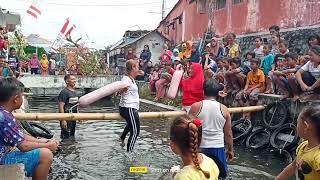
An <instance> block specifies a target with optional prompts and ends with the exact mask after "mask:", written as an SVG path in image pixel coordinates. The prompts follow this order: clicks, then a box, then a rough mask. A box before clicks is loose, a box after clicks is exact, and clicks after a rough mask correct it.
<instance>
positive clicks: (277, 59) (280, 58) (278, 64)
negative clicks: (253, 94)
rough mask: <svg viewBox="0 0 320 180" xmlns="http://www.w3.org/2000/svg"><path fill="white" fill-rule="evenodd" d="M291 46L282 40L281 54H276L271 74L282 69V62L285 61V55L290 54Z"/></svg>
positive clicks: (280, 45) (280, 43)
mask: <svg viewBox="0 0 320 180" xmlns="http://www.w3.org/2000/svg"><path fill="white" fill-rule="evenodd" d="M288 47H289V44H288V42H287V41H285V40H280V42H279V54H276V55H275V57H274V61H273V64H272V70H271V72H273V71H275V70H279V69H282V68H283V67H282V61H283V60H284V59H285V57H284V56H285V55H286V54H287V53H288V52H289V49H288Z"/></svg>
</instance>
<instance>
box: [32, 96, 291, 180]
mask: <svg viewBox="0 0 320 180" xmlns="http://www.w3.org/2000/svg"><path fill="white" fill-rule="evenodd" d="M28 99H29V106H30V111H31V112H57V104H56V102H55V101H54V99H53V98H52V97H30V98H28ZM80 111H81V112H117V111H118V110H117V108H116V107H115V106H114V105H112V103H111V102H109V103H107V102H105V103H98V104H94V105H92V106H90V107H88V108H84V109H80ZM44 124H45V125H46V127H47V128H50V129H51V130H52V131H53V132H54V134H55V138H56V139H60V137H59V133H60V132H59V131H60V127H59V123H58V121H51V122H46V123H44ZM169 125H170V122H169V121H168V120H141V131H140V137H139V138H138V140H137V143H136V145H135V150H134V151H135V153H134V154H135V155H133V154H127V153H126V149H123V148H121V147H120V144H119V137H120V135H121V133H122V130H123V128H124V126H125V122H124V121H88V122H83V123H78V125H77V131H76V137H75V139H73V140H67V141H63V142H61V145H62V152H60V153H59V154H57V155H55V157H54V163H53V166H52V167H53V171H52V173H51V174H50V179H51V180H71V179H72V180H109V179H110V180H118V179H146V180H149V179H150V180H153V179H169V178H168V175H167V174H166V173H163V172H158V171H164V172H165V171H168V170H169V169H170V167H172V166H174V165H178V164H180V159H179V157H178V156H176V155H174V154H173V153H172V151H171V149H170V146H169V141H168V132H169ZM127 138H128V136H127ZM235 151H236V152H235V153H236V158H235V160H234V161H233V162H231V163H230V166H229V169H230V177H232V179H237V180H238V179H239V180H243V179H246V180H264V179H266V180H267V179H274V175H276V174H277V173H279V172H280V171H281V169H282V168H283V167H284V166H285V165H284V164H283V163H282V162H281V161H280V160H279V159H274V157H273V156H272V155H271V154H270V153H267V152H265V151H260V152H259V151H256V152H250V151H248V150H245V149H244V148H239V147H236V148H235ZM133 165H142V166H147V167H149V168H154V169H155V170H154V171H152V172H151V171H149V172H148V173H146V174H133V173H129V167H130V166H133Z"/></svg>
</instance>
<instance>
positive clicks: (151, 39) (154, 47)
mask: <svg viewBox="0 0 320 180" xmlns="http://www.w3.org/2000/svg"><path fill="white" fill-rule="evenodd" d="M164 43H165V38H163V36H161V35H160V34H159V33H157V32H152V33H149V34H148V35H146V36H145V37H143V38H141V39H140V40H138V41H137V42H136V45H135V48H136V52H137V56H138V57H139V56H140V53H141V51H142V50H143V48H144V45H146V44H147V45H149V48H150V51H151V54H152V56H151V61H152V62H153V64H155V63H158V62H159V56H160V54H161V52H162V49H163V48H162V47H163V44H164Z"/></svg>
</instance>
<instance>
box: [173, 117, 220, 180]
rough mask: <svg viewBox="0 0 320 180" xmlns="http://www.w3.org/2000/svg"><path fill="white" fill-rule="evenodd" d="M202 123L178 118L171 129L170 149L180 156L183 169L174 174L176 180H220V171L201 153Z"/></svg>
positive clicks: (186, 118) (187, 118)
mask: <svg viewBox="0 0 320 180" xmlns="http://www.w3.org/2000/svg"><path fill="white" fill-rule="evenodd" d="M201 126H202V121H201V120H200V119H192V118H191V117H190V116H182V117H178V118H176V119H175V120H174V121H173V122H172V125H171V127H170V147H171V149H172V151H173V152H174V153H175V154H177V155H179V156H180V158H181V159H182V162H183V168H182V169H180V170H178V171H177V172H176V173H174V180H187V179H192V180H204V179H212V180H218V176H219V169H218V166H217V165H216V163H215V162H214V161H213V160H212V159H210V158H209V157H207V156H206V155H204V154H202V153H199V146H200V143H201V134H202V127H201Z"/></svg>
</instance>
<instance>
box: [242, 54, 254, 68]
mask: <svg viewBox="0 0 320 180" xmlns="http://www.w3.org/2000/svg"><path fill="white" fill-rule="evenodd" d="M255 56H256V54H255V53H254V52H248V53H247V54H246V55H245V60H244V61H243V64H244V65H245V66H248V67H250V61H251V60H252V59H253V58H255Z"/></svg>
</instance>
